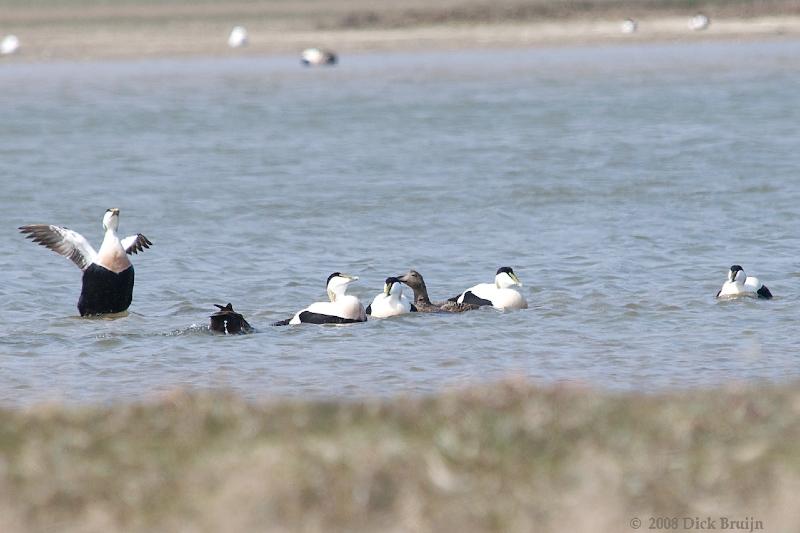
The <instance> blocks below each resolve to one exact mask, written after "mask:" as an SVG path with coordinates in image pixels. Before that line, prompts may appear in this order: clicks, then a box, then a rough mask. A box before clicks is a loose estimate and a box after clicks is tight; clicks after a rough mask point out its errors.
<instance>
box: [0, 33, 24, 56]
mask: <svg viewBox="0 0 800 533" xmlns="http://www.w3.org/2000/svg"><path fill="white" fill-rule="evenodd" d="M18 50H19V38H18V37H17V36H16V35H6V36H5V37H4V38H3V40H2V41H0V55H4V56H7V55H11V54H15V53H16V52H17V51H18Z"/></svg>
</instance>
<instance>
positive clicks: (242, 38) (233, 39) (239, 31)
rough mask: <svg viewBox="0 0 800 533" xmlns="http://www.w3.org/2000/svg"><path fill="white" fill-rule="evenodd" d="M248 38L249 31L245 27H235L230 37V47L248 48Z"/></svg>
mask: <svg viewBox="0 0 800 533" xmlns="http://www.w3.org/2000/svg"><path fill="white" fill-rule="evenodd" d="M247 43H248V37H247V30H246V29H244V27H243V26H234V28H233V29H232V30H231V34H230V35H229V36H228V46H230V47H231V48H241V47H242V46H247Z"/></svg>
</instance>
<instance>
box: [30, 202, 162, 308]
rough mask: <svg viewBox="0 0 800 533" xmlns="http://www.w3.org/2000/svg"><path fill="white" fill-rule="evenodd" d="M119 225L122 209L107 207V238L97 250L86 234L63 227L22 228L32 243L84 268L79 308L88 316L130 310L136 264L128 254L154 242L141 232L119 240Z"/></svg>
mask: <svg viewBox="0 0 800 533" xmlns="http://www.w3.org/2000/svg"><path fill="white" fill-rule="evenodd" d="M118 227H119V209H116V208H114V209H108V210H106V214H105V215H103V230H104V231H105V237H104V238H103V244H102V245H100V250H99V251H97V252H96V251H95V250H94V248H92V245H90V244H89V242H88V241H87V240H86V239H85V238H84V237H83V235H81V234H80V233H77V232H75V231H72V230H70V229H67V228H62V227H61V226H53V225H48V224H31V225H28V226H21V227H20V228H19V230H20V231H21V232H22V233H25V234H27V236H28V238H29V239H32V240H33V242H37V243H39V244H41V245H42V246H46V247H48V248H50V249H51V250H53V251H54V252H56V253H59V254H61V255H63V256H65V257H67V258H68V259H71V260H72V261H73V262H74V263H75V264H76V265H78V268H80V269H81V270H83V287H82V288H81V296H80V298H79V299H78V311H80V313H81V316H87V315H101V314H107V313H121V312H122V311H125V310H127V309H128V307H129V306H130V305H131V300H132V299H133V265H132V264H131V262H130V260H128V256H127V255H126V254H135V253H138V252H142V251H144V249H145V248H149V247H150V245H151V244H153V243H152V242H150V241H149V240H148V239H147V237H145V236H144V235H142V234H141V233H139V234H137V235H131V236H130V237H125V238H124V239H122V240H120V239H119V237H118V236H117V228H118Z"/></svg>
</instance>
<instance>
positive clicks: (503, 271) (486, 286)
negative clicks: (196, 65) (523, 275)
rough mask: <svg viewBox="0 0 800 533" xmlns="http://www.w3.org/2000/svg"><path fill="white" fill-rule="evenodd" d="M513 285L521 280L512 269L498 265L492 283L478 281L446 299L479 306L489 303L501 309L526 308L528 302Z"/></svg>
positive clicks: (519, 283) (520, 283) (519, 285)
mask: <svg viewBox="0 0 800 533" xmlns="http://www.w3.org/2000/svg"><path fill="white" fill-rule="evenodd" d="M514 286H517V287H521V286H522V282H521V281H520V280H519V278H518V277H517V275H516V274H514V269H512V268H511V267H500V268H498V269H497V273H496V274H495V276H494V283H479V284H478V285H474V286H472V287H470V288H469V289H467V290H465V291H464V292H462V293H461V294H459V295H458V296H456V297H454V298H450V300H448V301H451V302H458V303H467V304H475V305H479V306H483V305H491V306H492V307H494V308H495V309H501V310H508V309H527V308H528V302H527V301H525V297H524V296H522V295H521V294H520V293H519V291H517V290H516V289H514V288H513V287H514Z"/></svg>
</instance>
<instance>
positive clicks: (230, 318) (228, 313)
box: [208, 304, 253, 335]
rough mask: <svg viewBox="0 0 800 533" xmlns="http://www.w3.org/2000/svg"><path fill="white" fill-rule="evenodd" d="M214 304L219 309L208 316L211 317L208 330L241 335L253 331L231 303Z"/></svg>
mask: <svg viewBox="0 0 800 533" xmlns="http://www.w3.org/2000/svg"><path fill="white" fill-rule="evenodd" d="M214 305H215V306H216V307H219V311H217V312H216V313H214V314H213V315H211V316H210V317H209V318H211V323H210V324H209V325H208V329H209V330H211V331H213V332H214V333H223V334H225V335H241V334H245V333H251V332H252V331H253V327H252V326H251V325H250V324H248V323H247V320H245V319H244V317H243V316H242V315H241V314H240V313H237V312H236V311H234V310H233V306H232V305H231V304H228V305H226V306H221V305H219V304H214Z"/></svg>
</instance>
